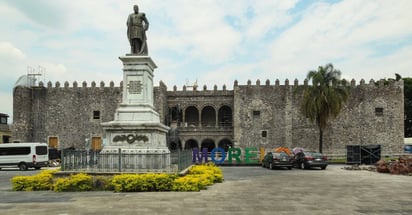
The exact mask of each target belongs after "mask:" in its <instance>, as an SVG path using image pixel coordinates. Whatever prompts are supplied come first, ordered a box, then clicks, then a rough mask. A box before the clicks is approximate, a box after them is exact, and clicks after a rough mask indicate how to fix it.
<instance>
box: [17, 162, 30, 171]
mask: <svg viewBox="0 0 412 215" xmlns="http://www.w3.org/2000/svg"><path fill="white" fill-rule="evenodd" d="M19 169H20V170H21V171H26V170H27V169H28V167H27V164H26V163H21V164H19Z"/></svg>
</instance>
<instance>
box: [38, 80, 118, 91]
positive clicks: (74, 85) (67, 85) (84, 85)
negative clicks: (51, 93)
mask: <svg viewBox="0 0 412 215" xmlns="http://www.w3.org/2000/svg"><path fill="white" fill-rule="evenodd" d="M119 86H120V88H122V87H123V81H121V82H120V84H119ZM38 87H47V88H65V89H67V88H115V87H116V86H115V84H114V82H113V81H110V82H109V86H108V87H107V86H106V84H105V82H104V81H100V83H99V86H97V84H96V82H95V81H92V82H91V84H90V86H88V84H87V82H86V81H83V82H82V83H81V86H79V83H78V82H77V81H74V82H73V83H72V85H70V83H69V82H68V81H65V82H64V83H63V86H62V85H61V83H60V82H59V81H57V82H55V83H54V84H53V83H52V82H51V81H49V82H47V86H45V85H44V83H43V82H42V81H40V82H39V83H38Z"/></svg>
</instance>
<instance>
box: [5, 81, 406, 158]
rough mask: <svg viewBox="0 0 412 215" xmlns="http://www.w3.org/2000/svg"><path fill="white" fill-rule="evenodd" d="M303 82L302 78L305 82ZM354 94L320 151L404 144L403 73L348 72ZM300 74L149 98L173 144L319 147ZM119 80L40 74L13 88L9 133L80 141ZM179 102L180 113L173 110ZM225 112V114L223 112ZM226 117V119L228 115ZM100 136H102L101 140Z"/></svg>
mask: <svg viewBox="0 0 412 215" xmlns="http://www.w3.org/2000/svg"><path fill="white" fill-rule="evenodd" d="M305 84H307V81H305V82H304V83H303V85H305ZM347 84H349V85H351V87H352V89H351V96H350V98H349V100H348V102H347V104H346V106H345V108H344V109H343V111H342V112H341V114H340V115H339V116H338V118H336V119H335V120H333V121H331V123H330V126H329V127H328V128H327V129H326V130H325V131H324V152H325V153H327V154H344V153H345V152H346V145H371V144H372V145H381V147H382V153H383V154H390V153H400V152H402V146H403V136H404V135H403V130H404V129H403V126H404V125H403V123H404V120H403V118H404V116H403V115H404V112H403V81H402V80H400V81H389V82H385V81H378V82H375V81H374V80H371V81H370V82H369V83H365V81H364V80H361V81H360V82H359V84H356V82H355V80H352V81H351V82H350V83H347ZM300 86H302V85H299V83H298V80H294V82H293V84H290V83H289V81H288V80H286V81H285V82H284V84H282V85H281V84H280V82H279V80H276V81H275V83H274V84H271V83H270V81H269V80H267V81H266V82H265V83H264V84H261V83H260V81H259V80H257V81H256V83H255V84H252V83H251V81H248V82H247V83H246V85H240V84H238V82H237V81H235V82H234V85H233V90H227V89H226V86H223V89H221V90H218V89H217V86H214V88H213V89H211V90H208V89H207V88H206V86H204V87H203V88H202V89H198V88H196V87H195V88H193V89H188V88H186V87H185V86H184V87H183V89H182V90H178V89H177V87H176V86H174V87H173V89H172V90H168V89H167V87H166V85H165V84H164V83H163V82H160V84H159V86H157V87H155V89H154V106H155V107H156V110H157V111H158V112H159V114H160V120H161V121H162V123H164V124H166V125H168V126H170V127H171V128H172V129H171V131H172V133H171V134H170V136H169V138H168V141H169V144H175V145H174V146H173V148H182V149H183V148H186V149H188V148H191V147H194V146H197V147H208V148H209V149H211V148H213V147H218V146H222V147H223V145H221V144H226V146H231V147H240V148H246V147H264V148H275V147H279V146H287V147H291V148H293V147H304V148H307V149H312V150H317V149H318V129H317V127H316V126H315V125H314V124H313V123H310V122H309V121H308V120H307V119H305V118H304V117H303V116H302V115H301V114H300V112H299V103H300V97H299V95H298V94H296V93H294V92H295V90H294V89H296V88H297V87H300ZM121 89H122V83H120V87H117V86H114V83H113V82H111V83H110V84H109V86H105V83H104V82H100V85H99V86H96V83H95V82H92V83H91V86H87V83H86V82H83V83H82V85H81V86H78V84H77V82H74V83H73V84H72V86H70V85H69V83H68V82H65V83H64V85H63V86H60V83H59V82H56V83H55V84H54V86H53V84H52V83H50V82H49V83H47V86H44V85H43V83H42V82H40V83H39V84H38V86H35V87H30V88H29V87H21V86H18V87H16V88H15V89H14V100H13V102H14V111H13V116H14V119H13V128H12V131H13V139H14V140H18V141H21V142H34V141H40V142H49V140H50V138H51V137H54V138H56V137H57V139H58V148H60V149H61V148H69V147H75V148H85V144H86V141H85V140H86V139H93V138H102V139H104V133H103V130H102V128H101V126H100V123H102V122H108V121H112V120H113V118H114V113H115V110H116V108H117V106H118V104H119V103H120V102H121V98H122V95H121V94H122V90H121ZM176 107H178V109H179V111H180V112H179V114H178V116H172V115H173V114H172V112H173V111H172V110H173V108H176ZM227 113H230V114H231V116H230V117H229V118H227V117H226V118H225V117H224V116H223V115H224V114H226V115H227ZM227 120H229V122H228V121H227ZM103 143H104V141H103Z"/></svg>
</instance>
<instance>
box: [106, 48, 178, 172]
mask: <svg viewBox="0 0 412 215" xmlns="http://www.w3.org/2000/svg"><path fill="white" fill-rule="evenodd" d="M119 59H120V60H121V61H122V62H123V89H122V92H123V95H122V103H121V104H120V105H119V107H118V108H117V109H116V113H115V116H114V120H113V121H111V122H104V123H102V124H101V125H102V128H103V130H104V131H105V140H106V141H105V142H106V145H104V147H103V149H102V151H101V153H100V158H99V164H98V165H99V168H100V169H104V170H106V171H121V172H170V171H171V168H170V151H169V149H168V147H167V142H166V134H167V132H168V130H169V127H167V126H165V125H164V124H162V123H160V119H159V114H158V113H157V112H156V110H155V109H154V106H153V70H154V69H156V68H157V66H156V64H155V63H154V62H153V61H152V59H151V58H150V57H148V56H140V55H126V56H122V57H119Z"/></svg>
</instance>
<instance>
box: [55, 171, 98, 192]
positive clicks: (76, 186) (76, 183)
mask: <svg viewBox="0 0 412 215" xmlns="http://www.w3.org/2000/svg"><path fill="white" fill-rule="evenodd" d="M92 188H93V178H92V176H90V175H87V174H84V173H79V174H75V175H71V176H70V177H68V178H58V179H57V180H56V181H55V182H54V184H53V190H54V191H55V192H63V191H90V190H92Z"/></svg>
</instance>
